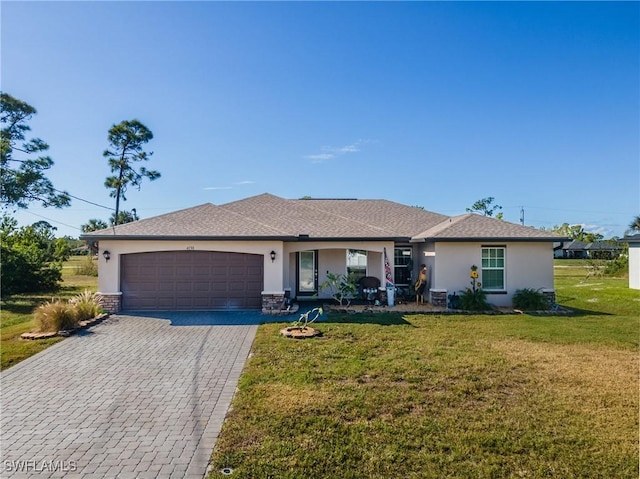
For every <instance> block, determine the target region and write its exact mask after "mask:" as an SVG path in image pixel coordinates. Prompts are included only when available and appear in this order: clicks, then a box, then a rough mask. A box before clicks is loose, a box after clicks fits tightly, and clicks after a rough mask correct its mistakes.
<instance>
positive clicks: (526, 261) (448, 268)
mask: <svg viewBox="0 0 640 479" xmlns="http://www.w3.org/2000/svg"><path fill="white" fill-rule="evenodd" d="M484 245H486V246H501V245H506V252H505V264H506V271H505V287H506V288H505V289H506V291H507V294H488V295H487V299H488V301H489V302H490V303H492V304H495V305H496V306H509V305H511V298H512V297H513V294H514V293H515V292H516V290H518V289H522V288H534V289H538V288H543V289H547V288H548V289H553V287H554V286H553V245H552V243H530V242H517V243H516V242H514V243H488V242H487V243H444V242H441V243H436V245H435V261H436V262H437V266H436V268H435V269H434V271H433V282H432V284H431V285H430V287H431V288H434V289H446V290H447V293H448V294H451V293H453V292H454V291H455V292H456V293H459V292H460V291H462V290H464V289H465V288H467V287H470V286H471V284H470V283H469V281H470V279H469V271H470V268H471V265H473V264H475V265H477V266H478V267H480V265H481V264H482V246H484Z"/></svg>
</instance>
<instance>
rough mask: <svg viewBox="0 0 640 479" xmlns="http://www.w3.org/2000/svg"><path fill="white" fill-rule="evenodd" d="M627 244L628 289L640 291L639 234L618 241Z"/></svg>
mask: <svg viewBox="0 0 640 479" xmlns="http://www.w3.org/2000/svg"><path fill="white" fill-rule="evenodd" d="M620 241H621V242H623V243H629V288H631V289H640V233H637V234H635V235H631V236H625V237H624V238H622V239H621V240H620Z"/></svg>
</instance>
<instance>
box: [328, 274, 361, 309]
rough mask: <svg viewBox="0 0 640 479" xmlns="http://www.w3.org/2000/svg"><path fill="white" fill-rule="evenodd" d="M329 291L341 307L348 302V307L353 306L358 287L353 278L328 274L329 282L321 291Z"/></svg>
mask: <svg viewBox="0 0 640 479" xmlns="http://www.w3.org/2000/svg"><path fill="white" fill-rule="evenodd" d="M325 289H328V290H329V292H330V293H331V297H332V298H333V299H335V300H336V301H337V302H338V303H339V304H340V306H342V305H343V304H344V302H345V301H346V302H347V306H349V305H350V304H351V300H352V299H353V297H354V295H355V294H356V291H357V290H358V287H357V286H356V283H355V281H354V279H353V277H351V276H350V277H347V276H345V275H344V274H334V273H328V274H327V280H326V281H325V282H324V283H322V284H321V285H320V290H321V291H324V290H325Z"/></svg>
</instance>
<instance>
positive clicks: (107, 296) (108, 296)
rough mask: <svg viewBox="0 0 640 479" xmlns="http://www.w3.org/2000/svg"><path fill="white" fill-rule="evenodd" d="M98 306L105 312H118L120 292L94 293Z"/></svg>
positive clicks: (120, 301) (120, 306) (120, 299)
mask: <svg viewBox="0 0 640 479" xmlns="http://www.w3.org/2000/svg"><path fill="white" fill-rule="evenodd" d="M96 294H97V295H98V298H99V300H98V301H99V302H100V306H101V307H102V309H104V310H105V311H106V312H107V313H119V312H120V311H121V310H122V293H100V292H98V293H96Z"/></svg>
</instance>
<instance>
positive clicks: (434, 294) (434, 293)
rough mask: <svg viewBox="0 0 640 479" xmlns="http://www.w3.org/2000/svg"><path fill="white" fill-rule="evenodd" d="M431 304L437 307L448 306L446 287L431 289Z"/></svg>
mask: <svg viewBox="0 0 640 479" xmlns="http://www.w3.org/2000/svg"><path fill="white" fill-rule="evenodd" d="M429 294H430V296H431V301H430V302H431V304H432V305H433V306H434V307H436V308H446V307H447V290H446V289H430V290H429Z"/></svg>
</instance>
